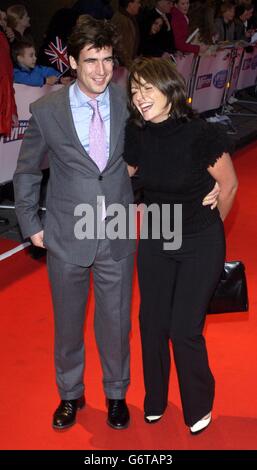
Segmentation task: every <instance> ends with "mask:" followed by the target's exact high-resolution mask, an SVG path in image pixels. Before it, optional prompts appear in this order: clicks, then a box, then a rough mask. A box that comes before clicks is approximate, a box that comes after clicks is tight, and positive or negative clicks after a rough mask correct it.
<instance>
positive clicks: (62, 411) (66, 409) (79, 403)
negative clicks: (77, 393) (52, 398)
mask: <svg viewBox="0 0 257 470" xmlns="http://www.w3.org/2000/svg"><path fill="white" fill-rule="evenodd" d="M84 406H85V397H84V396H82V397H80V398H77V399H76V400H62V401H61V403H60V405H59V406H58V408H57V410H55V412H54V417H53V428H54V429H59V430H62V429H66V428H69V427H70V426H72V425H73V424H75V423H76V414H77V410H81V409H82V408H84Z"/></svg>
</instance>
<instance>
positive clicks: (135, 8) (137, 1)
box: [128, 0, 141, 16]
mask: <svg viewBox="0 0 257 470" xmlns="http://www.w3.org/2000/svg"><path fill="white" fill-rule="evenodd" d="M140 7H141V0H134V1H132V2H129V4H128V11H129V13H130V15H133V16H137V15H138V13H139V9H140Z"/></svg>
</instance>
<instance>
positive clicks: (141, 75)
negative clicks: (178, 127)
mask: <svg viewBox="0 0 257 470" xmlns="http://www.w3.org/2000/svg"><path fill="white" fill-rule="evenodd" d="M141 79H143V80H144V81H145V82H146V83H151V84H152V85H154V86H155V87H156V88H158V90H159V91H160V92H161V93H163V94H164V95H165V96H166V98H167V105H168V104H171V109H170V116H171V117H173V118H174V119H184V120H190V119H191V118H193V117H195V116H196V113H195V112H194V111H193V110H192V108H191V107H190V106H189V104H188V102H187V94H186V85H185V81H184V78H183V77H182V75H180V74H179V72H178V71H177V69H176V66H175V65H174V64H173V63H172V62H171V60H169V59H163V58H159V57H158V58H157V57H153V58H146V57H138V58H137V59H135V61H134V62H133V64H132V66H131V68H130V74H129V78H128V96H129V108H130V112H131V120H132V121H133V122H134V123H135V124H137V125H139V126H141V127H142V125H143V124H144V119H143V117H142V116H141V114H140V113H139V111H138V110H137V108H136V107H135V105H134V104H133V96H132V93H131V88H132V85H133V83H136V84H138V85H139V86H141Z"/></svg>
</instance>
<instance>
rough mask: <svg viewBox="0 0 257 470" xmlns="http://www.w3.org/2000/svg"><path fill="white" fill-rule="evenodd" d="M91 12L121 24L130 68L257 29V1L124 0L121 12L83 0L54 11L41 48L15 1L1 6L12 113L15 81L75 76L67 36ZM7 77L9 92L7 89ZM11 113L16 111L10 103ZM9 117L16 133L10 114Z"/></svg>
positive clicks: (121, 58) (122, 50) (122, 59)
mask: <svg viewBox="0 0 257 470" xmlns="http://www.w3.org/2000/svg"><path fill="white" fill-rule="evenodd" d="M88 14H89V15H91V16H93V17H95V18H96V19H103V18H104V19H108V20H111V22H112V23H113V24H114V25H115V27H116V28H117V32H118V34H119V36H120V47H119V50H117V60H118V64H119V65H120V66H122V67H123V68H124V70H127V69H129V68H130V66H131V64H132V63H133V60H134V59H135V58H136V57H137V56H145V57H167V58H169V57H172V58H173V57H174V55H173V54H174V52H177V53H181V54H184V53H194V54H203V53H205V52H206V51H207V50H208V48H209V47H210V45H212V44H216V43H219V42H223V41H230V42H231V41H245V42H250V40H251V37H252V35H253V34H254V33H255V31H256V29H257V16H256V3H255V5H254V4H253V3H252V2H251V0H236V1H233V0H226V1H214V0H195V1H192V2H191V4H190V3H189V0H155V1H154V2H144V1H143V0H142V1H141V0H132V1H131V0H119V2H118V9H117V11H113V9H112V7H111V2H110V1H108V0H98V1H94V2H88V1H86V0H78V1H76V2H75V4H74V5H73V7H71V8H61V9H60V10H58V11H57V12H56V13H55V14H54V16H53V17H52V18H51V20H50V23H49V26H48V28H47V31H46V32H45V35H44V38H43V42H42V44H41V46H40V47H39V48H38V50H37V48H36V47H35V42H34V40H33V37H32V35H31V18H30V14H29V12H28V11H27V9H26V8H25V7H24V5H21V4H14V5H12V6H10V7H9V8H7V10H6V11H2V10H0V27H1V42H3V44H4V46H3V48H2V54H4V55H5V59H4V60H5V62H2V64H5V65H2V67H1V74H3V75H5V79H1V82H0V87H1V94H2V95H5V94H6V95H8V96H11V103H12V104H11V107H12V112H11V115H12V116H15V109H14V106H15V105H14V93H13V90H12V82H13V81H14V83H21V84H26V85H30V86H43V85H44V84H49V85H53V84H56V83H62V84H64V85H65V84H68V83H70V81H71V80H72V79H73V74H72V71H71V69H70V66H69V62H68V57H67V41H68V37H69V35H70V34H71V31H72V28H73V27H74V26H75V25H76V23H77V22H78V21H80V20H81V19H82V20H83V15H88ZM32 29H33V28H32ZM3 51H4V52H3ZM7 56H8V59H7ZM12 67H13V68H14V72H12ZM3 69H5V71H4V70H3ZM7 76H8V77H9V78H8V80H7V79H6V77H7ZM12 77H13V79H12ZM7 81H8V83H9V85H8V87H9V91H8V93H5V92H4V90H5V87H6V86H7V85H6V83H7ZM10 90H11V91H10ZM5 107H6V104H5ZM2 109H3V107H2ZM2 113H3V111H2ZM6 113H7V114H8V115H9V116H10V107H9V105H8V110H7V109H6ZM8 122H9V125H8V132H10V118H8ZM12 122H15V119H14V120H13V119H12ZM1 132H2V133H3V129H2V131H1ZM5 132H6V130H5Z"/></svg>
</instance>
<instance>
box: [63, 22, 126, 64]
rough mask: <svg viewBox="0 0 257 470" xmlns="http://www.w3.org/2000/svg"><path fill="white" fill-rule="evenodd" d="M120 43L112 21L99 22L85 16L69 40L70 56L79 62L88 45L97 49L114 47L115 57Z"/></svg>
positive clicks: (68, 49)
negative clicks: (80, 55)
mask: <svg viewBox="0 0 257 470" xmlns="http://www.w3.org/2000/svg"><path fill="white" fill-rule="evenodd" d="M118 41H119V37H118V34H117V31H116V28H115V26H114V25H113V24H112V23H111V22H110V21H107V20H97V19H95V18H92V17H91V16H89V15H83V17H82V19H80V20H79V21H78V23H77V25H76V26H75V27H74V28H73V30H72V33H71V35H70V37H69V39H68V44H67V51H68V56H72V57H73V58H74V59H75V60H76V62H78V59H79V54H80V52H81V51H82V49H84V47H85V46H87V45H91V46H92V47H93V48H95V49H102V48H104V47H112V48H113V54H114V55H115V54H116V53H117V48H118Z"/></svg>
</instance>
